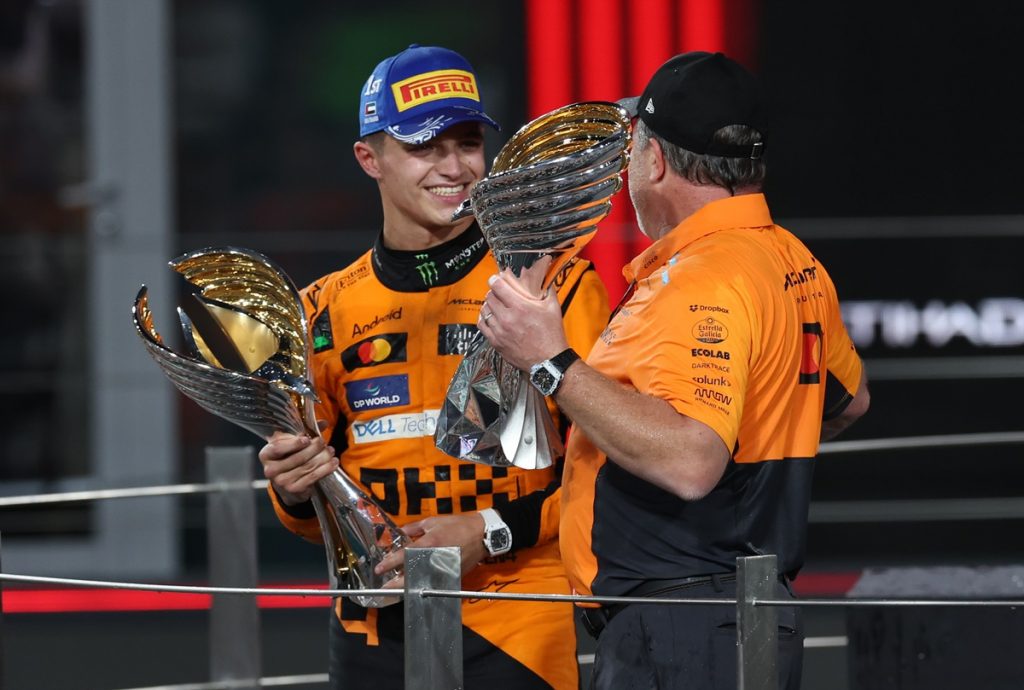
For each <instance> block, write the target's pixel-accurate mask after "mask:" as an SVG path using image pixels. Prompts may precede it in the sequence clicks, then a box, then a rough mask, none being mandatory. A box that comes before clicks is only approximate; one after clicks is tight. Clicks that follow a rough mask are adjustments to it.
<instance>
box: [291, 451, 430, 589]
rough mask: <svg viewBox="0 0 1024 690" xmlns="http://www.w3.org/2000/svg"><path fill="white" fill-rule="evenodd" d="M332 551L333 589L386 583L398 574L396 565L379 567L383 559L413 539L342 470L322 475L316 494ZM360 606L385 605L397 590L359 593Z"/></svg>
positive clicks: (376, 586)
mask: <svg viewBox="0 0 1024 690" xmlns="http://www.w3.org/2000/svg"><path fill="white" fill-rule="evenodd" d="M311 498H312V501H313V508H314V509H315V510H316V516H317V519H318V520H319V522H320V531H321V532H322V533H323V537H324V548H325V550H326V552H327V566H328V577H329V579H330V583H331V587H332V588H333V589H381V588H382V587H383V586H384V585H385V584H386V583H388V582H390V581H391V580H393V579H394V578H396V577H398V576H399V575H400V573H399V572H398V571H397V570H394V569H392V570H389V571H387V572H385V573H383V574H381V575H377V574H376V573H375V572H374V568H375V567H376V566H377V564H378V563H380V561H381V560H382V559H383V558H384V557H385V556H387V555H388V554H390V553H391V552H393V551H396V550H398V549H401V548H403V547H405V546H407V545H408V544H409V543H410V542H411V540H410V539H409V537H408V536H407V535H406V534H405V532H403V531H402V530H401V529H400V528H399V527H398V526H397V525H396V524H395V523H394V521H393V520H392V519H391V518H390V516H388V514H387V513H385V512H384V511H383V510H381V509H380V507H379V506H378V505H377V504H376V502H375V501H374V500H373V499H372V498H370V497H369V496H367V495H366V493H365V492H363V490H362V489H360V488H359V487H358V486H357V485H356V484H355V482H353V481H352V479H351V478H349V476H348V475H346V474H345V473H344V472H342V471H341V470H335V471H334V472H333V473H331V474H330V475H328V476H326V477H324V478H323V479H320V480H319V481H317V483H316V486H315V487H314V490H313V495H312V497H311ZM354 599H355V600H356V602H357V603H358V604H359V605H360V606H365V607H367V608H380V607H383V606H389V605H391V604H394V603H395V602H397V601H398V600H399V597H398V596H393V597H387V596H365V597H354Z"/></svg>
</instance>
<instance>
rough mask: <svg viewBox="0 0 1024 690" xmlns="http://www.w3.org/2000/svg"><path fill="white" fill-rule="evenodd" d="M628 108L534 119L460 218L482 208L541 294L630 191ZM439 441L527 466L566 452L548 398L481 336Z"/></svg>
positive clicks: (459, 374) (494, 237) (496, 245)
mask: <svg viewBox="0 0 1024 690" xmlns="http://www.w3.org/2000/svg"><path fill="white" fill-rule="evenodd" d="M630 131H631V124H630V118H629V114H628V113H627V112H626V111H625V110H624V109H623V108H622V107H620V106H618V105H616V104H614V103H605V102H599V101H591V102H583V103H574V104H572V105H568V106H565V107H563V108H559V109H557V110H553V111H551V112H550V113H547V114H546V115H542V116H541V117H539V118H537V119H535V120H533V121H531V122H529V123H527V124H526V125H524V126H523V127H522V128H521V129H520V130H519V131H518V132H516V133H515V134H514V135H513V136H512V138H511V139H510V140H509V141H508V142H507V143H506V144H505V146H503V147H502V149H501V151H499V152H498V155H497V156H496V157H495V159H494V163H493V165H492V166H491V173H490V174H489V175H488V176H487V177H485V178H484V179H483V180H481V181H480V182H479V183H477V184H476V186H475V187H474V188H473V190H472V192H471V193H470V198H469V199H468V200H467V201H466V202H465V203H464V204H463V205H462V206H461V207H460V208H459V210H458V211H457V212H456V214H455V217H456V218H459V217H464V216H467V215H469V214H471V213H472V214H474V215H476V219H477V222H479V224H480V228H481V229H482V230H483V234H484V238H485V239H486V240H487V243H488V245H489V246H490V247H491V250H492V251H493V252H494V257H495V259H496V260H497V262H498V266H499V267H500V268H501V269H503V270H504V269H510V270H512V271H513V272H514V273H515V275H516V276H518V277H519V279H520V280H519V284H520V286H521V287H523V288H524V289H525V290H527V291H528V292H530V293H531V294H532V295H533V296H535V297H540V296H541V295H543V294H544V292H545V291H546V290H547V289H548V288H549V287H550V286H551V284H552V282H553V281H554V280H555V277H556V276H557V275H558V273H559V271H561V270H562V269H563V268H564V267H565V266H566V264H568V263H569V262H570V261H571V260H572V259H573V258H574V257H575V256H576V255H577V254H578V253H579V252H580V250H581V249H582V248H583V247H584V245H586V243H587V242H589V241H590V239H591V238H592V237H593V236H594V233H595V232H596V231H597V224H598V222H600V221H601V219H603V218H604V217H605V216H606V215H608V211H609V210H610V209H611V200H610V199H611V196H612V195H613V194H615V193H616V192H618V191H619V190H620V189H621V188H622V172H623V170H624V169H625V168H626V165H627V164H628V162H629V145H630ZM434 440H435V442H436V445H437V447H438V448H440V449H441V450H442V451H444V452H445V453H447V454H448V455H451V456H453V457H456V458H459V459H463V460H473V461H476V462H481V463H485V464H488V465H498V466H508V465H515V466H517V467H522V468H525V469H540V468H544V467H548V466H549V465H551V463H552V462H554V460H555V459H556V458H558V457H560V456H561V455H562V454H563V452H564V449H563V448H562V442H561V439H560V438H559V436H558V433H557V430H556V429H555V426H554V422H553V421H552V419H551V415H550V413H549V412H548V408H547V405H546V403H545V400H544V396H542V395H541V394H540V392H539V391H538V390H537V389H536V388H534V387H533V386H531V385H530V383H529V380H528V379H527V378H526V377H525V376H524V375H523V374H522V372H520V371H519V370H518V369H516V368H515V367H513V366H512V365H510V364H508V363H507V362H505V360H504V359H502V358H501V356H500V355H499V354H498V353H497V352H496V351H495V350H494V349H493V348H492V347H491V346H490V344H488V342H487V340H486V339H485V338H484V337H483V335H481V334H480V333H477V334H476V336H475V337H474V340H473V341H472V342H471V343H470V345H469V349H468V351H467V353H466V355H465V357H464V358H463V360H462V362H461V363H460V365H459V368H458V370H457V371H456V372H455V376H454V377H453V378H452V381H451V384H450V385H449V387H448V392H447V395H446V397H445V402H444V405H443V407H442V409H441V414H440V417H439V419H438V423H437V431H436V433H435V436H434Z"/></svg>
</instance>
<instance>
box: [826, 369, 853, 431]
mask: <svg viewBox="0 0 1024 690" xmlns="http://www.w3.org/2000/svg"><path fill="white" fill-rule="evenodd" d="M852 401H853V394H852V393H851V392H850V391H848V390H846V387H845V386H843V384H842V383H840V382H839V379H837V378H836V377H835V376H833V375H832V372H831V371H830V372H828V374H827V376H826V378H825V409H824V410H823V412H822V415H821V419H822V421H825V422H827V421H829V420H830V419H835V418H836V417H838V416H839V415H841V414H842V413H843V410H845V409H846V408H847V406H848V405H849V404H850V403H851V402H852Z"/></svg>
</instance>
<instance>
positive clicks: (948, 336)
mask: <svg viewBox="0 0 1024 690" xmlns="http://www.w3.org/2000/svg"><path fill="white" fill-rule="evenodd" d="M842 309H843V320H844V321H845V322H846V327H847V329H848V330H849V332H850V337H851V338H852V339H853V342H854V344H856V345H857V347H859V348H867V347H872V346H881V347H888V348H893V349H897V348H909V347H914V346H916V345H918V344H921V343H922V341H923V343H924V344H926V345H930V346H931V347H935V348H940V347H945V346H946V345H948V344H949V343H950V342H951V341H953V340H954V339H958V338H959V339H962V340H966V341H967V342H969V343H971V344H972V345H976V346H978V347H1020V346H1021V345H1024V300H1021V299H1017V298H1014V297H993V298H990V299H983V300H979V301H978V302H977V304H976V305H971V304H968V303H967V302H960V301H958V302H949V303H947V302H942V301H940V300H931V301H929V302H927V303H926V304H925V305H924V306H923V307H919V306H917V305H916V304H915V303H913V302H909V301H891V302H890V301H883V300H878V301H863V302H861V301H852V302H843V303H842Z"/></svg>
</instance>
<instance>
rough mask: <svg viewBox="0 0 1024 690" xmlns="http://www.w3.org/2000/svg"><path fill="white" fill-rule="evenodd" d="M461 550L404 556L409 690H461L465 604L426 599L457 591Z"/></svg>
mask: <svg viewBox="0 0 1024 690" xmlns="http://www.w3.org/2000/svg"><path fill="white" fill-rule="evenodd" d="M461 564H462V553H461V549H459V548H458V547H457V546H445V547H439V548H433V549H417V548H408V549H406V550H405V690H462V600H461V599H457V598H448V597H424V596H423V595H422V592H423V590H424V589H443V590H452V591H458V590H459V589H460V588H461V586H462V571H461Z"/></svg>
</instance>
